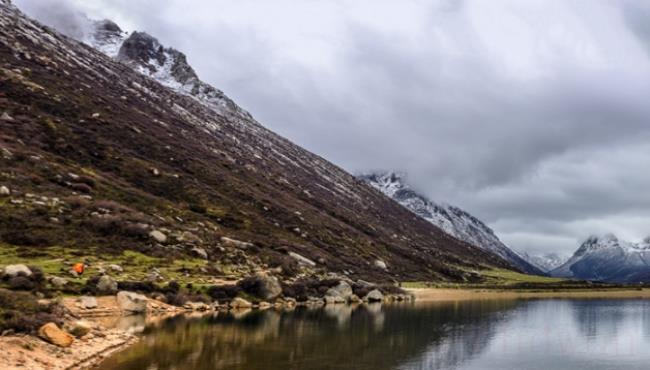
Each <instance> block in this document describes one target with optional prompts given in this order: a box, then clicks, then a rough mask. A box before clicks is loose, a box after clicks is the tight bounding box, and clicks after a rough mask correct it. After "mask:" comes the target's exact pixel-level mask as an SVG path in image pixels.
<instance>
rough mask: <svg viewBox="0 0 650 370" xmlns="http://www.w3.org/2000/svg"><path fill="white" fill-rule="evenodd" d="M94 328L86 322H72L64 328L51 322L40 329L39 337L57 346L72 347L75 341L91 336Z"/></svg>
mask: <svg viewBox="0 0 650 370" xmlns="http://www.w3.org/2000/svg"><path fill="white" fill-rule="evenodd" d="M93 328H94V326H93V324H92V323H90V322H88V321H85V320H76V321H71V322H69V323H67V324H65V325H64V327H63V328H60V327H59V326H58V325H57V324H55V323H53V322H49V323H47V324H45V325H43V326H41V327H40V328H39V329H38V336H39V337H40V338H41V339H43V340H45V341H46V342H49V343H51V344H54V345H55V346H58V347H70V346H71V345H72V343H74V341H75V339H79V338H83V337H85V336H87V335H89V334H90V333H91V331H92V330H93Z"/></svg>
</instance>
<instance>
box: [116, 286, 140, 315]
mask: <svg viewBox="0 0 650 370" xmlns="http://www.w3.org/2000/svg"><path fill="white" fill-rule="evenodd" d="M117 305H118V306H120V309H121V310H122V311H124V312H126V313H142V312H146V311H147V297H145V296H143V295H142V294H138V293H133V292H127V291H121V292H119V293H117Z"/></svg>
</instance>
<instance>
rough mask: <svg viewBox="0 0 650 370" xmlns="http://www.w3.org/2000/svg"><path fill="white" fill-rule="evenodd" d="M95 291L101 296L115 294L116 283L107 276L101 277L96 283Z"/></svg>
mask: <svg viewBox="0 0 650 370" xmlns="http://www.w3.org/2000/svg"><path fill="white" fill-rule="evenodd" d="M97 291H98V292H99V293H102V294H113V293H115V292H117V281H115V280H114V279H113V278H112V277H110V276H108V275H102V276H101V277H100V278H99V281H98V282H97Z"/></svg>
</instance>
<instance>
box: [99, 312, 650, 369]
mask: <svg viewBox="0 0 650 370" xmlns="http://www.w3.org/2000/svg"><path fill="white" fill-rule="evenodd" d="M648 344H650V302H649V301H640V300H539V301H516V300H484V301H466V302H451V303H431V304H427V303H422V304H414V305H406V304H404V305H386V306H381V305H361V306H358V307H351V306H346V305H336V306H328V307H325V308H322V309H309V308H298V309H296V310H294V311H275V310H266V311H248V312H231V313H218V314H214V315H211V316H205V317H202V318H195V319H189V318H185V317H177V318H173V319H170V320H167V321H166V322H164V323H163V324H162V325H161V326H160V327H157V328H150V329H148V330H147V333H146V334H145V336H144V338H143V340H142V341H141V342H140V343H138V344H136V345H135V346H133V347H131V348H129V349H127V350H126V351H124V352H121V353H119V354H117V355H115V356H113V357H111V358H109V359H108V360H106V361H105V362H104V363H103V364H102V365H101V366H100V367H99V368H100V369H101V370H143V369H147V370H154V369H155V370H172V369H175V370H176V369H182V370H208V369H210V370H221V369H228V370H244V369H246V370H257V369H259V370H275V369H295V370H298V369H300V370H312V369H313V370H321V369H323V370H324V369H362V370H364V369H373V370H382V369H400V370H425V369H427V370H429V369H461V370H462V369H468V370H470V369H471V370H479V369H480V370H490V369H495V370H496V369H534V370H537V369H539V370H542V369H543V370H547V369H597V370H600V369H614V368H626V369H646V368H647V363H648V361H649V360H650V351H646V350H645V348H647V346H648Z"/></svg>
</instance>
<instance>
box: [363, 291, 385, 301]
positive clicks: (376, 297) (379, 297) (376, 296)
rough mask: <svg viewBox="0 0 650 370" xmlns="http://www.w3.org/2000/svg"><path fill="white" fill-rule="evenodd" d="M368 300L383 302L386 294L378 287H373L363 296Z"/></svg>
mask: <svg viewBox="0 0 650 370" xmlns="http://www.w3.org/2000/svg"><path fill="white" fill-rule="evenodd" d="M363 300H364V301H366V302H382V301H383V300H384V295H383V294H381V292H380V291H379V290H378V289H373V290H371V291H370V292H368V294H366V296H365V297H364V298H363Z"/></svg>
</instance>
